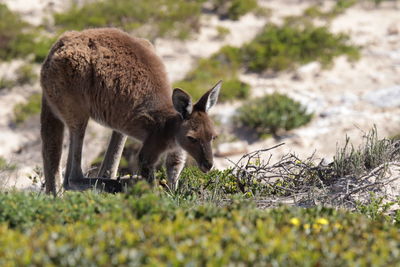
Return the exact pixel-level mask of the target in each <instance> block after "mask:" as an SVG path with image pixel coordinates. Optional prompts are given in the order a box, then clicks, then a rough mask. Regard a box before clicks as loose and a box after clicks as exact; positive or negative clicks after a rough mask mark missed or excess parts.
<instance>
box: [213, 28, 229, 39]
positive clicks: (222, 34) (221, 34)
mask: <svg viewBox="0 0 400 267" xmlns="http://www.w3.org/2000/svg"><path fill="white" fill-rule="evenodd" d="M216 29H217V38H218V39H221V40H224V39H225V37H226V36H227V35H228V34H229V33H230V31H229V29H228V28H226V27H224V26H219V25H218V26H217V28H216Z"/></svg>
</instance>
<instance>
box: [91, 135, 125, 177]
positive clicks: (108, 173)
mask: <svg viewBox="0 0 400 267" xmlns="http://www.w3.org/2000/svg"><path fill="white" fill-rule="evenodd" d="M125 142H126V135H124V134H121V133H119V132H117V131H113V132H112V135H111V139H110V143H109V145H108V148H107V151H106V154H105V156H104V159H103V162H102V164H101V167H100V170H99V173H98V175H97V177H104V178H106V177H107V178H113V177H115V176H116V175H117V171H118V165H119V162H120V160H121V156H122V151H123V150H124V146H125Z"/></svg>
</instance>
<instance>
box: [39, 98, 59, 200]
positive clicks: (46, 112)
mask: <svg viewBox="0 0 400 267" xmlns="http://www.w3.org/2000/svg"><path fill="white" fill-rule="evenodd" d="M40 121H41V129H40V134H41V137H42V156H43V170H44V177H45V185H46V193H47V194H50V193H52V194H53V195H56V187H57V184H60V180H61V168H60V161H61V154H62V144H63V137H64V123H63V122H62V121H61V120H60V119H59V118H58V117H57V116H56V115H55V114H54V112H53V111H52V110H51V108H50V106H49V104H48V102H47V100H46V97H45V96H44V95H43V97H42V110H41V114H40Z"/></svg>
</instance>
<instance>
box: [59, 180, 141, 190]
mask: <svg viewBox="0 0 400 267" xmlns="http://www.w3.org/2000/svg"><path fill="white" fill-rule="evenodd" d="M137 181H138V179H134V178H123V179H116V180H115V179H109V178H82V179H74V180H70V181H69V183H68V186H67V187H66V188H65V190H72V191H85V190H88V189H96V190H100V191H103V192H107V193H120V192H124V191H126V189H127V188H129V187H132V186H133V185H134V184H136V182H137Z"/></svg>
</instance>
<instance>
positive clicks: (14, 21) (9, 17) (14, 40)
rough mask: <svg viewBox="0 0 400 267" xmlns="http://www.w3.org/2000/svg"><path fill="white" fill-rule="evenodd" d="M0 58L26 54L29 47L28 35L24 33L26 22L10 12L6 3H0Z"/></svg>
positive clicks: (8, 58) (4, 58)
mask: <svg viewBox="0 0 400 267" xmlns="http://www.w3.org/2000/svg"><path fill="white" fill-rule="evenodd" d="M0 17H1V21H0V60H10V59H12V58H15V57H19V56H26V55H27V54H28V53H27V50H29V49H26V47H27V46H29V47H31V41H30V40H29V37H31V36H29V35H27V34H25V33H24V30H25V29H26V28H27V27H28V24H27V23H26V22H24V21H23V20H22V19H21V18H20V16H19V15H18V14H16V13H13V12H11V11H10V10H9V9H8V7H7V5H5V4H2V3H0Z"/></svg>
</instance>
